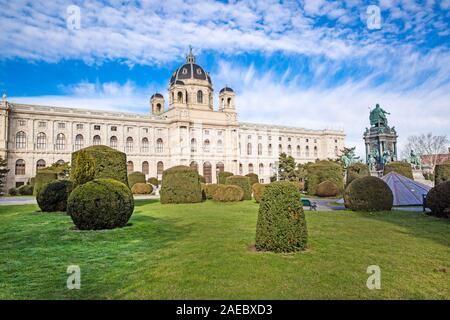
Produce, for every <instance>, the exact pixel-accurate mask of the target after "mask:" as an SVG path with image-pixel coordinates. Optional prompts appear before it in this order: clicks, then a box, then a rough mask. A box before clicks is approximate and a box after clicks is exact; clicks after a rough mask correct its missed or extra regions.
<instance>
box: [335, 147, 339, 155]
mask: <svg viewBox="0 0 450 320" xmlns="http://www.w3.org/2000/svg"><path fill="white" fill-rule="evenodd" d="M338 154H339V150H338V147H337V146H335V147H334V155H335V156H337V155H338Z"/></svg>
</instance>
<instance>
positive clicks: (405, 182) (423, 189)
mask: <svg viewBox="0 0 450 320" xmlns="http://www.w3.org/2000/svg"><path fill="white" fill-rule="evenodd" d="M381 179H383V180H384V182H386V183H387V184H388V186H389V188H391V190H392V193H393V194H394V206H412V205H422V203H423V199H422V195H424V194H425V195H426V194H427V193H428V191H430V189H431V187H429V186H427V185H424V184H422V183H419V182H416V181H414V180H411V179H409V178H406V177H404V176H402V175H400V174H398V173H396V172H389V173H388V174H387V175H385V176H383V177H382V178H381Z"/></svg>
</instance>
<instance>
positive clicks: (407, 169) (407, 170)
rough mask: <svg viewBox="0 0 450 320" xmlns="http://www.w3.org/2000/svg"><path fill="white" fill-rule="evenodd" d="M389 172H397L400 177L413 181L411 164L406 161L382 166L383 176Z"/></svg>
mask: <svg viewBox="0 0 450 320" xmlns="http://www.w3.org/2000/svg"><path fill="white" fill-rule="evenodd" d="M389 172H397V173H398V174H401V175H402V176H405V177H407V178H409V179H411V180H414V177H413V173H412V167H411V164H409V163H408V162H406V161H393V162H389V163H386V164H385V165H384V172H383V175H387V174H388V173H389Z"/></svg>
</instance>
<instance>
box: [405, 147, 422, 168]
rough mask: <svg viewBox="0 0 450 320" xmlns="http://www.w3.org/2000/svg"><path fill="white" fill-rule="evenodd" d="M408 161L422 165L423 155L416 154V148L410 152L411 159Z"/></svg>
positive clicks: (417, 165) (418, 165)
mask: <svg viewBox="0 0 450 320" xmlns="http://www.w3.org/2000/svg"><path fill="white" fill-rule="evenodd" d="M408 162H409V163H410V164H411V165H412V166H414V167H416V168H417V167H419V168H420V167H421V166H422V157H421V156H420V155H419V154H416V153H415V152H414V150H411V152H410V153H409V159H408Z"/></svg>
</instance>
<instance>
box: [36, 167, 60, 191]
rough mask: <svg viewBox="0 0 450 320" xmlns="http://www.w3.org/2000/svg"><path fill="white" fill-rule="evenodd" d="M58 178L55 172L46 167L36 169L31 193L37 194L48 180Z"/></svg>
mask: <svg viewBox="0 0 450 320" xmlns="http://www.w3.org/2000/svg"><path fill="white" fill-rule="evenodd" d="M57 179H58V175H57V174H56V172H53V171H49V170H46V169H41V170H38V172H37V173H36V177H35V179H34V189H33V194H34V195H37V194H38V193H39V190H40V189H41V188H42V187H43V186H44V185H46V184H47V183H49V182H52V181H55V180H57Z"/></svg>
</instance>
